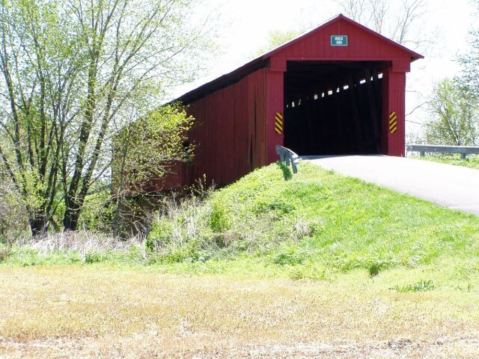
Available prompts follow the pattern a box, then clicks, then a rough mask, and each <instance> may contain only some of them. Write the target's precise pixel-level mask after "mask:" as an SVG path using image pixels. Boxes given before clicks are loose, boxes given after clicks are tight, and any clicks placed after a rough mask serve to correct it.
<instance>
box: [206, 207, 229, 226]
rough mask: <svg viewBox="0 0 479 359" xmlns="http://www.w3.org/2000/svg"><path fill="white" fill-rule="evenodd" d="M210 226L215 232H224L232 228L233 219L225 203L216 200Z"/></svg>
mask: <svg viewBox="0 0 479 359" xmlns="http://www.w3.org/2000/svg"><path fill="white" fill-rule="evenodd" d="M209 225H210V228H211V230H212V231H213V232H215V233H223V232H226V231H227V230H229V229H230V228H231V221H230V218H229V216H228V213H227V211H226V209H225V207H224V205H222V204H220V203H219V202H214V203H213V207H212V209H211V215H210V220H209Z"/></svg>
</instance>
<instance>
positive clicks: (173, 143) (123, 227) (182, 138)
mask: <svg viewBox="0 0 479 359" xmlns="http://www.w3.org/2000/svg"><path fill="white" fill-rule="evenodd" d="M193 123H194V119H193V117H191V116H189V115H188V114H187V112H186V109H185V108H183V107H182V106H181V105H179V104H173V105H165V106H162V107H160V108H158V109H156V110H155V111H152V112H151V113H149V114H148V115H147V116H144V117H143V118H141V119H139V120H137V121H135V122H134V123H132V124H130V125H129V126H126V127H124V128H123V129H122V130H121V131H120V132H119V133H118V134H117V135H116V136H115V139H114V141H113V152H114V156H113V163H112V171H113V173H112V179H113V183H112V185H113V191H112V192H113V201H114V203H115V213H114V231H115V233H116V234H119V235H122V236H124V235H131V234H134V233H138V232H144V231H145V229H146V227H147V226H148V223H149V218H148V216H149V214H151V213H152V212H151V209H156V208H157V207H158V205H159V203H158V200H159V198H158V196H157V194H156V191H157V190H159V188H155V186H156V185H155V183H157V182H156V181H157V180H158V179H159V180H160V181H161V179H162V178H163V177H164V176H165V175H167V174H169V173H170V171H175V170H176V168H175V167H176V166H177V165H180V166H181V165H183V164H184V163H186V162H189V161H190V160H191V159H192V157H193V155H194V144H192V143H190V142H189V138H188V134H189V131H190V130H191V128H192V126H193Z"/></svg>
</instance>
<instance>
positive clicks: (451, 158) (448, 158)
mask: <svg viewBox="0 0 479 359" xmlns="http://www.w3.org/2000/svg"><path fill="white" fill-rule="evenodd" d="M410 157H412V158H417V159H422V160H426V161H433V162H439V163H445V164H448V165H455V166H462V167H469V168H476V169H479V155H470V156H467V158H466V159H465V160H463V159H461V155H452V154H451V155H446V154H437V155H434V154H427V155H426V156H424V157H420V156H419V155H410Z"/></svg>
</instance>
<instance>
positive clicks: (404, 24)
mask: <svg viewBox="0 0 479 359" xmlns="http://www.w3.org/2000/svg"><path fill="white" fill-rule="evenodd" d="M338 2H339V5H340V6H341V7H342V9H343V11H344V13H345V15H347V16H349V17H351V18H352V19H353V20H356V21H358V22H360V23H362V24H365V25H366V26H369V27H371V28H372V29H373V30H375V31H377V32H379V33H381V34H384V35H386V36H388V37H389V38H391V39H393V40H394V41H396V42H398V43H400V44H411V45H415V46H417V45H419V43H420V42H423V41H424V39H417V38H415V39H414V40H413V39H411V38H410V37H409V35H410V32H411V29H412V27H413V26H414V25H415V24H416V23H419V21H421V18H422V16H423V15H424V14H425V8H426V1H425V0H400V1H397V2H393V1H390V0H339V1H338Z"/></svg>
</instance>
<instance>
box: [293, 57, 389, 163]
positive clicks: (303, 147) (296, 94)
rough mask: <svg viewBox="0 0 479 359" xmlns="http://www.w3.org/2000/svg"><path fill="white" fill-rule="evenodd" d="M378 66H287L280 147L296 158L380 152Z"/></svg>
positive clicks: (380, 77) (381, 67)
mask: <svg viewBox="0 0 479 359" xmlns="http://www.w3.org/2000/svg"><path fill="white" fill-rule="evenodd" d="M388 66H390V65H389V64H388V63H384V62H357V61H354V62H353V61H349V62H313V61H309V62H308V61H306V62H304V61H301V62H299V61H298V62H296V61H293V62H288V65H287V71H286V73H285V97H284V98H285V109H284V113H285V132H284V136H285V137H284V146H285V147H288V148H290V149H292V150H293V151H294V152H296V153H298V154H299V155H302V156H307V155H352V154H379V153H381V118H382V111H383V98H385V97H384V96H383V92H384V88H385V86H383V71H384V70H385V69H386V68H387V67H388Z"/></svg>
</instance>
